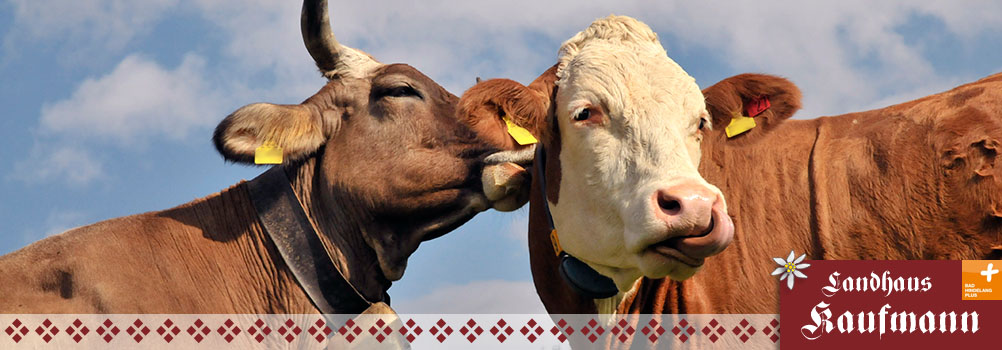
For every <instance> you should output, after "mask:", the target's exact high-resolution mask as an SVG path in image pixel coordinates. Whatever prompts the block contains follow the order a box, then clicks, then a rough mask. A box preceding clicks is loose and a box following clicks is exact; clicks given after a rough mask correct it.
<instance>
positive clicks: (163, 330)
mask: <svg viewBox="0 0 1002 350" xmlns="http://www.w3.org/2000/svg"><path fill="white" fill-rule="evenodd" d="M178 333H181V329H180V328H177V325H175V324H174V321H171V320H170V319H169V318H168V319H166V320H164V323H163V324H161V325H160V327H157V334H159V335H160V336H161V337H163V338H164V341H165V342H167V343H168V344H170V342H171V341H173V340H174V339H175V338H177V334H178Z"/></svg>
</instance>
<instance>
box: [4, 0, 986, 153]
mask: <svg viewBox="0 0 1002 350" xmlns="http://www.w3.org/2000/svg"><path fill="white" fill-rule="evenodd" d="M57 1H58V2H57V3H56V4H55V5H53V4H52V2H44V4H43V3H42V2H38V3H37V4H36V2H30V1H25V0H14V9H15V13H14V16H15V25H14V30H12V31H11V32H10V33H8V36H12V35H18V33H21V32H27V33H29V34H31V35H32V36H31V37H41V38H50V39H51V38H55V37H60V36H67V37H70V38H82V39H80V40H81V42H84V43H89V44H81V45H84V46H85V45H91V46H94V45H96V46H99V47H108V45H111V46H115V45H118V46H121V45H119V44H114V43H126V42H130V41H138V40H156V38H149V37H147V36H144V35H147V33H148V28H149V27H151V26H153V25H156V24H157V23H159V22H160V21H161V20H163V19H165V18H167V17H169V16H178V15H190V14H195V15H197V16H201V17H202V18H204V19H205V20H206V21H208V22H211V23H213V25H214V26H216V27H218V28H219V30H220V35H219V36H217V37H222V38H223V40H224V44H223V46H222V47H220V48H219V49H218V51H217V52H209V53H203V56H196V55H192V54H189V55H188V56H187V57H186V58H185V59H184V61H183V63H181V64H180V65H179V66H177V67H174V68H165V67H163V66H161V64H159V63H157V61H156V58H155V57H154V58H150V57H148V56H142V55H136V54H133V55H130V56H128V57H125V58H124V59H123V60H121V62H120V63H119V64H118V66H117V67H115V68H114V70H113V71H112V72H110V73H107V74H105V75H104V76H101V77H98V78H91V79H88V80H86V81H85V82H83V83H81V84H80V85H79V87H78V88H77V89H76V91H75V92H74V93H73V94H72V96H71V97H70V98H68V99H66V100H63V101H58V102H54V103H49V104H47V105H46V106H45V108H44V109H43V111H42V118H41V119H42V121H41V125H42V128H41V130H40V131H42V134H43V135H53V134H55V135H57V137H60V138H66V139H74V140H77V139H82V138H83V139H89V140H91V141H93V140H94V137H102V138H103V137H108V138H111V139H113V140H115V141H117V142H119V144H126V145H128V144H132V143H134V142H135V141H136V140H142V139H145V138H146V137H149V136H166V137H167V138H168V139H170V140H178V139H183V138H184V137H186V135H188V134H189V133H191V132H192V131H194V130H198V132H202V131H204V130H206V128H207V127H209V126H211V125H212V124H214V123H215V122H216V121H218V120H219V119H220V118H221V116H222V115H225V113H227V112H229V111H230V110H228V109H229V108H233V107H235V106H239V105H242V104H244V103H249V102H256V101H258V100H261V101H269V102H278V103H295V102H299V101H301V100H303V99H305V98H306V97H308V96H309V95H310V94H312V93H314V92H315V91H316V90H317V89H318V88H319V87H320V86H321V85H322V84H323V80H322V79H321V78H320V77H319V74H317V72H316V70H315V68H314V67H313V64H312V61H311V59H310V57H309V55H308V54H307V52H306V50H305V48H304V47H303V44H302V41H301V38H300V33H299V11H300V6H301V5H300V4H299V3H298V2H296V3H290V2H288V1H280V0H252V1H238V0H190V1H177V0H152V1H144V2H143V3H142V5H137V4H138V3H137V4H133V2H128V1H122V0H96V1H85V2H75V1H65V0H57ZM848 1H849V2H848V3H847V2H844V1H843V2H840V3H837V4H836V3H830V4H824V3H821V4H819V3H803V2H784V3H761V2H753V1H741V2H726V3H725V2H718V1H708V2H691V1H679V2H661V3H651V2H648V1H639V0H638V1H622V2H617V3H604V4H603V3H587V4H582V3H579V2H575V1H568V0H557V1H551V2H539V1H535V0H514V1H510V2H498V1H491V2H483V1H468V2H459V3H456V2H451V1H424V2H420V3H415V2H413V1H405V0H392V1H381V2H379V6H373V4H372V3H371V2H332V3H331V4H330V5H331V7H332V8H331V11H330V14H331V20H332V23H333V26H334V32H335V34H336V35H337V36H338V39H339V40H340V41H341V42H342V43H344V44H346V45H349V46H353V47H358V48H361V49H364V50H367V51H369V53H371V54H372V55H373V56H375V57H376V58H377V59H379V60H381V61H383V62H387V63H391V62H404V63H409V64H411V65H413V66H415V67H417V68H418V69H420V70H422V71H423V72H424V73H426V74H427V75H429V76H431V77H432V78H434V79H435V80H436V81H438V82H439V83H441V84H442V85H443V86H445V87H446V88H447V89H449V90H450V91H452V92H453V93H455V94H457V95H458V94H461V93H462V91H463V90H464V89H466V88H468V87H469V86H471V85H472V84H473V79H474V77H476V76H482V77H484V78H490V77H507V78H512V79H516V80H519V81H523V82H528V81H529V80H531V79H532V78H534V77H535V76H536V75H537V74H538V73H539V72H540V71H541V70H542V69H544V68H545V67H546V66H548V65H549V64H550V63H552V62H554V61H555V57H556V50H557V45H559V43H560V42H561V41H563V40H564V39H566V38H569V37H570V36H571V35H573V34H574V33H576V32H577V31H579V30H581V29H583V28H584V27H585V26H587V25H588V24H589V23H590V22H591V21H592V20H593V19H595V18H598V17H601V16H605V15H608V14H610V13H616V14H624V15H631V16H636V17H638V18H640V19H642V20H644V21H645V22H646V23H648V24H649V25H651V26H652V27H653V28H654V29H655V30H656V31H658V32H659V33H661V34H662V41H663V42H664V44H665V46H666V47H667V48H668V52H669V55H673V54H675V53H677V52H679V51H680V50H688V49H689V48H692V47H698V48H700V51H708V52H711V53H712V55H714V56H715V57H716V58H718V59H719V60H721V61H722V62H725V63H726V64H728V65H730V67H731V68H732V69H733V73H735V74H736V73H741V72H748V71H753V72H764V73H771V74H778V75H782V76H786V77H788V78H790V79H791V80H793V81H794V82H795V83H797V84H798V85H799V86H800V87H801V89H802V90H803V91H804V99H805V101H804V106H805V110H804V111H803V112H801V113H800V114H799V116H802V117H803V116H810V117H813V116H817V115H820V114H836V113H844V112H850V111H857V110H861V109H863V108H870V107H879V106H881V105H878V103H884V102H885V101H888V99H889V97H899V96H901V97H911V96H915V95H916V94H918V93H925V92H927V91H928V92H937V91H941V90H943V89H946V88H949V87H951V86H952V85H951V84H955V83H957V82H964V81H969V80H973V79H976V78H979V77H977V76H972V77H955V76H948V74H943V73H941V72H938V71H937V69H936V68H935V67H934V65H933V64H932V63H931V62H930V59H929V58H927V57H925V55H926V52H927V50H928V48H924V47H922V44H921V42H919V43H915V42H909V41H907V40H905V38H904V37H903V36H902V35H901V34H900V33H898V30H899V28H900V27H901V26H902V25H903V24H905V23H907V22H908V21H909V20H911V19H912V18H913V17H914V16H917V15H918V16H927V17H930V18H933V19H935V20H938V21H941V22H942V23H943V24H944V27H945V30H946V31H948V32H949V33H947V34H948V35H949V37H951V38H954V39H955V40H958V41H965V40H973V39H974V38H975V37H976V36H977V35H978V34H979V33H984V32H985V31H987V30H994V31H999V30H1002V22H1000V21H997V20H996V16H995V15H994V14H997V13H999V12H1002V4H994V3H992V4H979V5H978V6H956V5H951V4H946V3H942V2H936V1H895V2H877V3H872V2H868V1H862V0H848ZM52 8H56V9H60V10H59V11H53V10H51V9H52ZM87 38H96V39H93V40H96V41H98V42H101V43H105V44H107V45H105V44H101V43H91V42H88V41H87V40H90V39H87ZM74 40H76V39H74ZM191 40H192V41H193V42H198V40H199V38H191ZM670 41H674V42H670ZM549 43H552V47H546V46H547V45H548V44H549ZM112 44H114V45H112ZM690 65H691V63H690ZM208 67H212V69H209V68H208ZM686 68H689V69H690V70H691V68H692V67H686ZM261 75H264V76H266V77H269V78H272V79H269V80H272V81H273V82H271V83H266V84H260V83H252V82H251V81H250V80H249V78H247V77H252V76H261ZM210 82H222V83H210ZM713 82H715V81H700V83H701V84H703V85H704V86H705V85H707V84H710V83H713ZM890 102H903V101H896V100H893V101H890ZM221 106H223V107H221ZM86 135H93V136H86ZM64 141H65V140H64Z"/></svg>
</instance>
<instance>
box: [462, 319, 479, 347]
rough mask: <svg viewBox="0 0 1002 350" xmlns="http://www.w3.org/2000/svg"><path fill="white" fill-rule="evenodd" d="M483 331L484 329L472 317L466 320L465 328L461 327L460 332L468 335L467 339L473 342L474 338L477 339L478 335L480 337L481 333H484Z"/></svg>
mask: <svg viewBox="0 0 1002 350" xmlns="http://www.w3.org/2000/svg"><path fill="white" fill-rule="evenodd" d="M483 332H484V329H483V328H481V327H480V326H478V325H477V322H476V321H474V320H473V319H472V318H471V319H470V320H469V321H466V324H465V325H463V328H460V329H459V334H462V335H464V336H466V340H469V341H470V343H473V341H474V340H477V337H479V336H480V334H482V333H483Z"/></svg>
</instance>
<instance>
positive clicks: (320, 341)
mask: <svg viewBox="0 0 1002 350" xmlns="http://www.w3.org/2000/svg"><path fill="white" fill-rule="evenodd" d="M553 320H556V322H554V321H553ZM779 338H780V326H779V316H778V315H770V314H756V315H625V316H615V317H613V318H611V319H605V320H603V319H601V318H600V317H594V316H593V315H592V316H589V315H554V316H552V318H551V316H550V315H491V314H476V315H462V314H458V315H430V314H417V315H407V314H404V315H146V314H142V315H72V314H40V315H0V348H11V349H14V348H19V347H23V348H36V347H37V348H47V347H52V348H62V347H73V348H81V347H85V348H86V347H107V346H109V345H116V346H126V345H127V346H129V347H131V348H145V347H155V348H167V347H172V346H176V347H178V348H185V349H189V348H212V349H219V348H239V349H244V348H248V347H253V348H270V347H274V346H289V345H294V346H296V347H300V348H325V347H327V346H332V347H335V348H338V347H364V348H370V347H376V348H399V347H403V346H407V345H424V346H429V347H436V348H441V347H443V346H444V347H448V348H479V347H481V346H484V345H494V347H499V346H509V345H510V346H511V347H524V346H525V345H535V346H548V345H554V346H556V345H567V344H571V343H573V344H582V345H588V344H593V345H592V346H599V347H605V348H628V347H630V346H631V344H632V343H634V342H643V343H645V344H644V345H642V346H644V347H650V348H672V349H677V348H688V347H693V348H721V349H726V348H733V347H735V346H738V347H741V348H748V347H763V348H778V346H779ZM633 345H634V346H636V345H639V344H633ZM592 346H589V347H592Z"/></svg>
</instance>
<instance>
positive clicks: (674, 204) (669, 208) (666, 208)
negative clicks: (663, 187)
mask: <svg viewBox="0 0 1002 350" xmlns="http://www.w3.org/2000/svg"><path fill="white" fill-rule="evenodd" d="M658 206H659V207H661V211H663V212H664V213H665V214H668V215H678V213H679V212H681V211H682V203H681V202H679V201H678V200H677V199H675V198H671V197H668V198H665V197H664V196H658Z"/></svg>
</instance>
